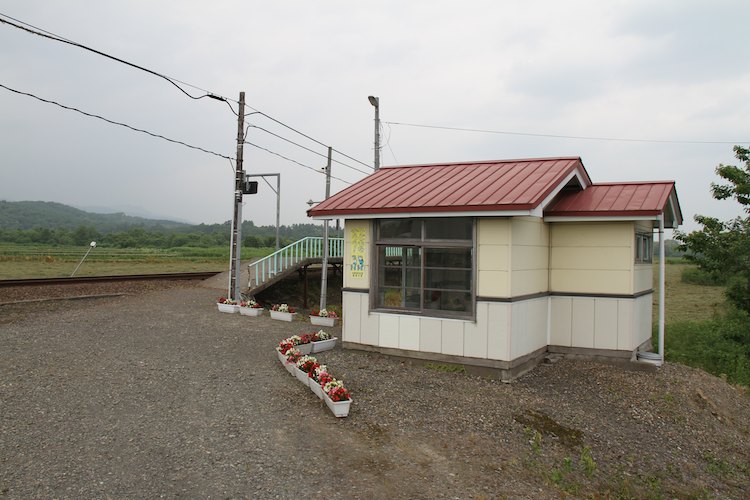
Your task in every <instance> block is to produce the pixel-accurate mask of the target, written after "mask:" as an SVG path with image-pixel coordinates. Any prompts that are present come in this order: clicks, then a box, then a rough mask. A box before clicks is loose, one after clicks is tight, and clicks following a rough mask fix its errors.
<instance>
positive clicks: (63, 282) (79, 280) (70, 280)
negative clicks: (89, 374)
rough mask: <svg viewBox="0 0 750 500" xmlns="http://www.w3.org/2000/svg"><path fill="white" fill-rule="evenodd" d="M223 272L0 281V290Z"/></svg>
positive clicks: (195, 276) (194, 276) (199, 276)
mask: <svg viewBox="0 0 750 500" xmlns="http://www.w3.org/2000/svg"><path fill="white" fill-rule="evenodd" d="M220 272H221V271H208V272H193V273H160V274H124V275H115V276H74V277H72V278H71V277H69V276H65V277H60V278H26V279H12V280H0V288H3V287H11V286H40V285H75V284H80V283H104V282H115V281H157V280H195V279H206V278H210V277H212V276H216V275H217V274H219V273H220Z"/></svg>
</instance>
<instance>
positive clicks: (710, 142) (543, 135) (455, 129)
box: [383, 122, 750, 144]
mask: <svg viewBox="0 0 750 500" xmlns="http://www.w3.org/2000/svg"><path fill="white" fill-rule="evenodd" d="M383 123H386V124H388V125H401V126H404V127H418V128H430V129H440V130H454V131H459V132H480V133H485V134H503V135H521V136H529V137H552V138H556V139H581V140H587V141H617V142H646V143H665V144H742V143H745V142H750V141H685V140H660V139H632V138H621V137H592V136H582V135H562V134H536V133H530V132H512V131H503V130H486V129H476V128H461V127H444V126H440V125H424V124H419V123H403V122H383Z"/></svg>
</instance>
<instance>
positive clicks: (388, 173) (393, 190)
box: [307, 157, 591, 217]
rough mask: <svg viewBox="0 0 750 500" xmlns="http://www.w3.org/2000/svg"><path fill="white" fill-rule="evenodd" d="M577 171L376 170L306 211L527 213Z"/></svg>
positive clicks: (540, 167)
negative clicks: (520, 211)
mask: <svg viewBox="0 0 750 500" xmlns="http://www.w3.org/2000/svg"><path fill="white" fill-rule="evenodd" d="M575 171H577V172H578V174H579V176H580V178H581V179H582V181H583V184H585V185H589V184H591V179H590V178H589V176H588V174H587V173H586V170H585V168H584V167H583V163H582V162H581V159H580V158H579V157H569V158H538V159H524V160H500V161H485V162H471V163H444V164H435V165H415V166H399V167H385V168H381V169H380V170H378V171H377V172H375V173H374V174H372V175H370V176H368V177H366V178H364V179H362V180H361V181H359V182H357V183H355V184H353V185H352V186H350V187H348V188H346V189H344V190H343V191H341V192H339V193H337V194H335V195H334V196H332V197H330V198H328V200H326V201H324V202H322V203H320V204H318V205H316V206H315V207H313V208H311V209H310V210H308V212H307V213H308V215H310V216H313V217H314V216H331V217H336V216H346V215H362V214H387V213H392V214H396V213H413V212H457V211H461V212H468V211H511V210H531V209H533V208H536V207H537V206H539V204H540V203H541V202H542V201H543V200H544V199H545V198H546V197H547V196H549V195H550V194H551V193H552V192H553V191H555V189H557V188H560V187H562V186H561V183H562V182H563V181H564V180H565V179H566V178H567V177H568V176H569V175H570V174H571V173H572V172H575Z"/></svg>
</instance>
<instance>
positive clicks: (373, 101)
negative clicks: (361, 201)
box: [367, 96, 380, 172]
mask: <svg viewBox="0 0 750 500" xmlns="http://www.w3.org/2000/svg"><path fill="white" fill-rule="evenodd" d="M367 99H369V101H370V104H372V105H373V107H375V171H376V172H377V171H378V170H379V169H380V98H379V97H374V96H368V97H367Z"/></svg>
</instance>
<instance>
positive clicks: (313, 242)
mask: <svg viewBox="0 0 750 500" xmlns="http://www.w3.org/2000/svg"><path fill="white" fill-rule="evenodd" d="M343 256H344V238H328V258H336V257H339V258H342V257H343ZM322 258H323V238H322V237H320V236H308V237H306V238H302V239H301V240H297V241H295V242H294V243H292V244H291V245H287V246H285V247H284V248H281V249H279V250H277V251H275V252H274V253H272V254H271V255H267V256H265V257H263V258H262V259H260V260H257V261H255V262H253V263H252V264H249V265H248V271H249V273H248V274H249V277H250V280H249V283H248V288H250V289H251V290H252V289H253V288H256V287H258V286H260V285H262V284H264V283H265V282H267V281H268V280H270V279H272V278H273V277H274V276H277V275H279V274H281V273H283V272H285V271H286V270H288V269H290V268H297V267H299V266H298V265H299V264H300V263H301V262H302V261H305V260H307V259H322Z"/></svg>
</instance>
